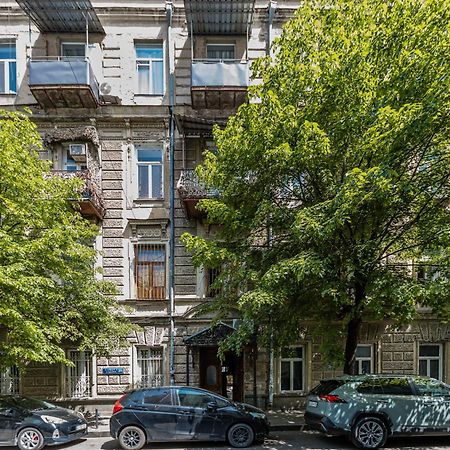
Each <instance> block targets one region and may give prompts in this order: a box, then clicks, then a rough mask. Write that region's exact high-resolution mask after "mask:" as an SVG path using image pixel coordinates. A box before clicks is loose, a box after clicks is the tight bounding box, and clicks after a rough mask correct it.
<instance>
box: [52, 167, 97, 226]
mask: <svg viewBox="0 0 450 450" xmlns="http://www.w3.org/2000/svg"><path fill="white" fill-rule="evenodd" d="M51 175H52V176H58V177H61V178H66V179H73V178H79V179H81V180H83V182H84V185H83V186H82V188H81V190H80V195H81V200H80V209H81V213H82V214H83V215H86V216H95V217H97V218H98V219H103V217H104V215H105V206H104V203H103V199H102V197H101V189H100V187H99V186H98V184H97V183H96V182H95V181H94V180H93V178H92V174H91V172H90V171H89V170H74V171H71V170H52V171H51Z"/></svg>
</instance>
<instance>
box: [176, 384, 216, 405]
mask: <svg viewBox="0 0 450 450" xmlns="http://www.w3.org/2000/svg"><path fill="white" fill-rule="evenodd" d="M178 398H179V400H180V406H187V407H191V408H203V409H206V408H207V407H208V403H215V401H214V398H213V397H212V396H211V395H208V394H205V393H204V392H200V391H196V390H194V389H189V388H180V389H179V390H178Z"/></svg>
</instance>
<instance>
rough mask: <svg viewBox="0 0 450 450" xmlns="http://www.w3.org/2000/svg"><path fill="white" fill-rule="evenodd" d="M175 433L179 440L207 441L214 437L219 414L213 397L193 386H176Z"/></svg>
mask: <svg viewBox="0 0 450 450" xmlns="http://www.w3.org/2000/svg"><path fill="white" fill-rule="evenodd" d="M176 393H177V394H176V397H177V402H178V406H177V420H176V434H177V439H179V440H191V439H196V440H201V441H209V440H214V439H215V431H214V430H215V429H216V428H217V427H216V422H218V421H219V420H220V419H219V416H218V412H217V404H216V402H215V401H214V397H213V396H212V395H210V394H208V393H207V392H206V391H203V390H200V389H194V388H187V387H186V388H184V387H183V388H178V389H177V390H176Z"/></svg>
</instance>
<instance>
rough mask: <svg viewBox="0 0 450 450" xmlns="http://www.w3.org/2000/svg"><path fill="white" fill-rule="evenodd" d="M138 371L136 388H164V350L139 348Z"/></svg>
mask: <svg viewBox="0 0 450 450" xmlns="http://www.w3.org/2000/svg"><path fill="white" fill-rule="evenodd" d="M136 369H137V373H136V376H135V386H136V387H140V388H144V387H158V386H162V385H163V384H164V373H163V350H162V348H155V347H138V348H137V368H136Z"/></svg>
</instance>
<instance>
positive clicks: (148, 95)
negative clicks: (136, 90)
mask: <svg viewBox="0 0 450 450" xmlns="http://www.w3.org/2000/svg"><path fill="white" fill-rule="evenodd" d="M134 97H157V98H158V97H159V98H163V97H164V94H134Z"/></svg>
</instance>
